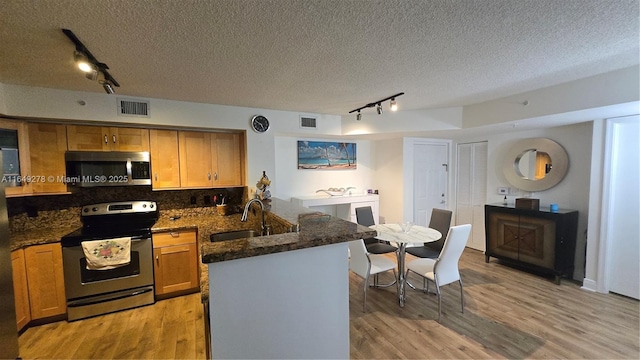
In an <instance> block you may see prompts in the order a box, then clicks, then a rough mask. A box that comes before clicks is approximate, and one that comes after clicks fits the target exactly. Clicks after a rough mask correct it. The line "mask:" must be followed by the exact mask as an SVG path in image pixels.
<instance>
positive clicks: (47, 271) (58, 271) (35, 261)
mask: <svg viewBox="0 0 640 360" xmlns="http://www.w3.org/2000/svg"><path fill="white" fill-rule="evenodd" d="M24 256H25V265H26V269H27V283H28V289H29V305H30V308H31V319H32V320H37V319H42V318H47V317H51V316H56V315H64V314H66V312H67V299H66V297H65V293H64V272H63V270H62V246H61V245H60V243H54V244H44V245H34V246H29V247H27V248H25V249H24Z"/></svg>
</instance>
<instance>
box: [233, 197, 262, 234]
mask: <svg viewBox="0 0 640 360" xmlns="http://www.w3.org/2000/svg"><path fill="white" fill-rule="evenodd" d="M254 202H257V203H258V204H260V215H261V217H262V223H260V230H261V233H260V235H262V236H266V235H269V227H267V226H266V224H265V222H264V204H263V203H262V201H260V199H258V198H253V199H251V200H249V201H247V204H246V205H245V206H244V211H243V212H242V217H240V221H242V222H245V221H247V216H248V215H249V208H250V207H251V204H253V203H254ZM265 230H266V233H265Z"/></svg>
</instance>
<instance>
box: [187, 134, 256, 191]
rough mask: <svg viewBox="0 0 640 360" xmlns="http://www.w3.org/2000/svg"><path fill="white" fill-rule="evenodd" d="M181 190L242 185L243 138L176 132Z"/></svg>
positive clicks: (230, 135)
mask: <svg viewBox="0 0 640 360" xmlns="http://www.w3.org/2000/svg"><path fill="white" fill-rule="evenodd" d="M178 138H179V140H178V144H179V152H180V185H181V187H183V188H194V187H221V186H243V185H244V158H245V154H244V135H243V134H241V133H213V132H197V131H180V132H179V134H178Z"/></svg>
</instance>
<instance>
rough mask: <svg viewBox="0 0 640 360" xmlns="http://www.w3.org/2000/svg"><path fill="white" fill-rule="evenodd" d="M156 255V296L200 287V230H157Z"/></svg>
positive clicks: (154, 245)
mask: <svg viewBox="0 0 640 360" xmlns="http://www.w3.org/2000/svg"><path fill="white" fill-rule="evenodd" d="M153 257H154V279H155V291H156V296H158V295H161V296H162V297H167V296H168V295H173V294H175V295H178V294H184V293H187V292H196V291H198V290H199V289H200V280H199V264H200V262H199V260H198V246H197V233H196V230H180V231H171V232H163V233H156V234H153Z"/></svg>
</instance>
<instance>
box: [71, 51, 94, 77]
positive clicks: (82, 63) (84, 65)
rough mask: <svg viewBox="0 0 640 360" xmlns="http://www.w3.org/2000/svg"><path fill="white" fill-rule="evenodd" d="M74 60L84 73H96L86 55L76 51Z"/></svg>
mask: <svg viewBox="0 0 640 360" xmlns="http://www.w3.org/2000/svg"><path fill="white" fill-rule="evenodd" d="M73 59H74V60H75V62H76V65H77V66H78V69H80V70H82V71H83V72H86V73H90V72H92V71H95V68H94V66H93V65H92V64H91V63H90V62H89V59H88V58H87V56H86V55H85V54H83V53H81V52H79V51H76V52H74V53H73Z"/></svg>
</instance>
